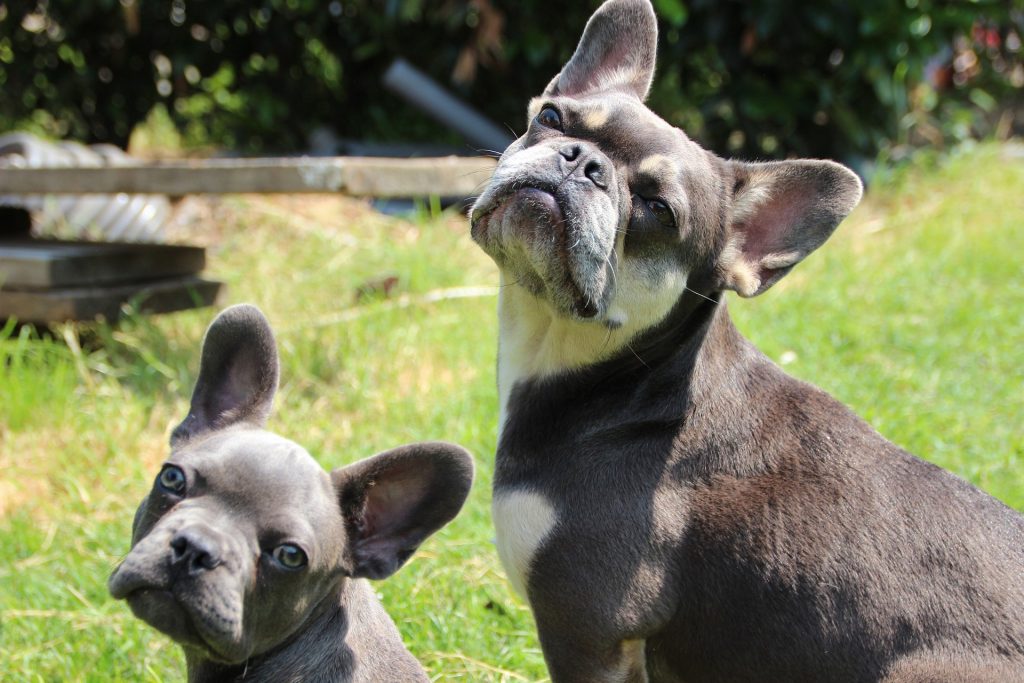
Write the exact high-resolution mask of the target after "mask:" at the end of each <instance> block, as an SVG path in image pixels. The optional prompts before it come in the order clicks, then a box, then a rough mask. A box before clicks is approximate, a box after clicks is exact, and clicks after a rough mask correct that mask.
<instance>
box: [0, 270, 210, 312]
mask: <svg viewBox="0 0 1024 683" xmlns="http://www.w3.org/2000/svg"><path fill="white" fill-rule="evenodd" d="M222 288H223V284H222V283H220V282H216V281H213V280H204V279H201V278H198V277H195V276H192V275H187V276H184V277H177V278H167V279H163V280H155V281H150V282H142V283H135V284H121V285H114V286H107V287H71V288H61V289H52V290H45V291H6V290H3V291H0V320H3V319H5V318H16V319H17V320H18V321H19V322H24V323H50V322H63V321H70V320H94V319H96V318H98V317H100V316H102V317H105V318H106V319H107V320H116V319H117V318H118V317H119V316H120V314H121V307H122V306H123V305H124V304H126V303H129V302H134V303H136V304H138V306H139V310H141V311H143V312H145V313H170V312H172V311H181V310H185V309H190V308H199V307H201V306H212V305H213V304H214V303H215V302H216V301H217V298H218V295H219V294H220V292H221V289H222Z"/></svg>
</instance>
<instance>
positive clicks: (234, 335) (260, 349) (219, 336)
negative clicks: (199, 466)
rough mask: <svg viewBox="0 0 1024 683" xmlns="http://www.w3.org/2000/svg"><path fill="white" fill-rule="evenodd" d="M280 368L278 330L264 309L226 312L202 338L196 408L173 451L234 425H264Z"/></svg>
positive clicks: (192, 408)
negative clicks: (192, 439) (196, 438)
mask: <svg viewBox="0 0 1024 683" xmlns="http://www.w3.org/2000/svg"><path fill="white" fill-rule="evenodd" d="M278 365H279V363H278V359H277V345H276V343H275V342H274V332H273V331H272V330H271V329H270V323H269V322H267V319H266V317H264V315H263V313H262V311H260V309H258V308H256V307H255V306H252V305H250V304H238V305H236V306H231V307H229V308H226V309H224V310H223V311H222V312H221V313H220V315H218V316H217V317H216V318H215V319H214V321H213V322H212V323H210V327H209V329H207V330H206V336H205V337H203V351H202V360H201V361H200V362H199V379H198V380H196V388H195V389H194V390H193V392H192V404H191V406H190V407H189V411H188V416H187V417H186V418H185V419H184V420H183V421H182V423H181V424H180V425H178V426H177V427H176V428H175V429H174V431H173V432H171V447H172V448H173V447H176V446H178V445H180V444H182V443H184V442H185V441H187V440H188V439H191V438H193V437H195V436H197V435H199V434H203V433H206V432H210V431H213V430H216V429H223V428H224V427H229V426H231V425H234V424H239V423H246V424H249V425H252V426H253V427H262V426H263V425H264V424H265V423H266V421H267V417H268V416H269V415H270V408H271V406H272V405H273V402H274V394H275V393H276V392H277V381H278Z"/></svg>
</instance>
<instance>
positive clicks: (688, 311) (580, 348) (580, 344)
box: [498, 283, 750, 426]
mask: <svg viewBox="0 0 1024 683" xmlns="http://www.w3.org/2000/svg"><path fill="white" fill-rule="evenodd" d="M503 285H504V283H503ZM498 328H499V343H498V394H499V400H500V410H501V413H500V418H499V425H502V426H503V425H504V424H505V418H506V416H507V415H508V410H509V401H510V398H511V395H512V391H513V389H514V388H515V386H516V385H517V384H519V383H520V382H524V381H536V380H543V379H545V378H548V377H552V376H557V375H562V376H565V375H566V374H568V375H573V376H580V377H582V376H589V377H590V379H588V382H589V381H593V378H594V377H604V378H607V377H614V376H619V375H623V374H627V373H628V374H629V375H630V376H631V379H632V380H634V381H637V380H639V379H640V375H644V374H648V373H653V372H657V371H658V370H659V369H660V368H661V366H663V365H664V364H666V363H669V362H670V361H671V362H672V364H673V365H674V366H679V365H680V363H681V364H682V366H684V367H676V369H675V371H676V372H678V371H681V370H682V371H687V368H686V367H685V366H687V365H690V366H695V365H696V364H697V361H698V357H700V358H701V359H702V361H703V364H704V365H708V364H709V363H711V364H713V365H715V366H719V365H723V364H725V365H728V363H729V361H728V358H725V357H724V356H729V355H735V354H745V353H746V352H747V350H748V348H749V347H750V345H749V343H748V342H746V340H745V339H743V337H742V336H741V335H740V334H739V332H738V331H737V330H736V329H735V327H734V326H733V325H732V322H731V320H730V318H729V315H728V311H727V310H726V307H725V303H724V300H723V295H722V293H721V292H707V293H704V292H701V291H687V292H686V293H685V294H684V295H683V296H682V297H680V299H679V301H678V302H677V303H676V305H675V306H674V307H673V308H672V309H671V311H670V312H669V313H668V314H667V315H666V316H665V318H664V319H663V320H662V321H660V322H659V323H657V324H655V325H652V326H650V327H649V328H648V329H646V330H641V329H637V328H636V327H635V326H633V325H630V324H628V323H627V324H626V325H623V326H621V327H618V328H614V329H610V328H608V327H607V326H603V325H601V324H598V323H593V322H581V321H575V320H568V319H566V318H564V317H561V316H558V315H556V314H555V313H554V312H553V311H552V310H551V309H550V307H549V306H548V305H547V304H546V303H544V302H543V301H541V300H540V299H538V298H536V297H534V296H532V295H531V294H530V293H528V292H527V291H525V290H524V289H522V288H521V287H518V286H515V285H511V286H507V285H504V286H503V287H502V289H501V293H500V294H499V298H498ZM709 337H712V338H714V340H715V342H714V343H712V344H710V346H709V348H705V347H706V346H708V344H707V341H708V338H709ZM711 356H714V358H712V357H711ZM718 356H723V357H722V358H718ZM692 370H693V368H689V369H688V373H692Z"/></svg>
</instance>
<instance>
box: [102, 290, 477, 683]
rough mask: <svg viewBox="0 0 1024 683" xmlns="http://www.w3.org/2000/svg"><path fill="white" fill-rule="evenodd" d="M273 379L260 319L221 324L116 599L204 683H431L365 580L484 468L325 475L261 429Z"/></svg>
mask: <svg viewBox="0 0 1024 683" xmlns="http://www.w3.org/2000/svg"><path fill="white" fill-rule="evenodd" d="M277 380H278V359H277V349H276V347H275V344H274V337H273V333H272V332H271V329H270V326H269V325H268V323H267V321H266V319H265V318H264V317H263V315H262V313H260V311H259V310H258V309H256V308H254V307H252V306H247V305H241V306H233V307H231V308H229V309H227V310H225V311H224V312H223V313H221V314H220V316H218V317H217V319H216V320H214V322H213V324H212V325H211V326H210V329H209V330H208V331H207V333H206V338H205V340H204V342H203V352H202V362H201V367H200V371H199V380H198V381H197V383H196V388H195V392H194V393H193V395H192V405H191V409H190V410H189V414H188V416H187V417H186V418H185V420H184V421H183V422H182V423H181V424H180V425H179V426H178V427H177V429H175V430H174V433H173V435H172V436H171V455H170V457H169V458H168V459H167V461H166V462H165V463H164V465H163V468H162V469H161V470H160V472H159V474H157V476H156V481H155V482H154V484H153V488H152V490H151V491H150V492H149V495H148V496H147V497H146V499H145V500H144V501H143V502H142V505H141V506H140V507H139V510H138V512H137V513H136V515H135V522H134V525H133V530H132V548H131V551H130V552H129V553H128V555H127V556H126V557H125V559H124V561H123V562H122V563H121V565H120V566H119V567H118V568H117V569H116V570H115V571H114V573H113V574H112V575H111V577H110V581H109V587H110V592H111V594H113V596H114V597H115V598H119V599H125V600H127V601H128V604H129V605H130V606H131V609H132V611H133V612H134V613H135V615H136V616H138V617H139V618H141V619H143V620H145V621H146V622H148V623H149V624H151V625H152V626H154V627H155V628H157V629H159V630H160V631H163V632H164V633H166V634H167V635H169V636H170V637H171V638H173V639H174V640H176V641H177V642H178V643H180V644H181V646H182V647H183V648H184V650H185V658H186V661H187V663H188V675H189V680H190V681H193V682H195V681H235V680H244V681H256V682H261V681H262V682H266V683H270V682H272V681H273V682H278V681H309V682H314V681H322V682H324V683H327V682H332V683H341V682H349V681H352V682H366V683H369V682H381V683H383V682H385V681H387V682H391V681H427V680H428V678H427V676H426V674H425V673H424V672H423V669H422V668H421V667H420V665H419V663H418V662H417V661H416V660H415V659H414V658H413V656H412V655H411V654H410V653H409V652H408V651H407V650H406V649H405V647H404V646H403V645H402V641H401V638H400V637H399V634H398V631H397V629H396V628H395V625H394V624H393V623H392V621H391V619H390V618H389V617H388V615H387V613H386V612H385V611H384V608H383V607H381V605H380V603H379V602H378V600H377V598H376V596H375V595H374V592H373V589H372V588H371V587H370V585H369V584H368V583H367V582H366V581H365V580H364V579H367V578H369V579H382V578H384V577H386V576H388V575H390V574H392V573H393V572H395V571H396V570H397V569H398V568H399V567H401V566H402V564H403V563H404V562H405V561H406V560H407V559H408V558H409V556H410V555H412V553H413V552H414V551H415V550H416V548H417V547H418V546H419V545H420V543H422V542H423V540H424V539H426V537H427V536H429V535H430V534H432V533H433V532H434V531H436V530H437V529H439V528H441V527H442V526H443V525H444V524H445V523H446V522H448V521H449V520H450V519H452V518H453V517H454V516H455V515H456V514H457V513H458V511H459V509H460V508H461V507H462V503H463V501H464V500H465V499H466V495H467V494H468V492H469V487H470V483H471V481H472V476H473V461H472V459H471V458H470V456H469V454H468V453H466V452H465V451H464V450H463V449H461V448H459V447H458V446H453V445H451V444H446V443H438V442H431V443H419V444H413V445H409V446H403V447H400V448H396V449H393V450H390V451H387V452H385V453H381V454H378V455H376V456H373V457H372V458H368V459H366V460H361V461H359V462H357V463H355V464H353V465H349V466H348V467H342V468H340V469H336V470H334V471H333V472H331V473H330V474H328V473H327V472H325V471H324V470H323V468H321V467H320V465H319V464H317V462H316V461H315V460H314V459H313V458H312V457H311V456H310V455H309V453H307V452H306V451H305V450H304V449H303V448H302V447H301V446H299V445H298V444H296V443H294V442H292V441H289V440H287V439H285V438H283V437H281V436H277V435H275V434H272V433H270V432H268V431H266V430H264V429H263V425H264V422H265V421H266V419H267V416H268V415H269V413H270V408H271V403H272V401H273V398H274V393H275V391H276V390H277Z"/></svg>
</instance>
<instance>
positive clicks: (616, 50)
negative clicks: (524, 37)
mask: <svg viewBox="0 0 1024 683" xmlns="http://www.w3.org/2000/svg"><path fill="white" fill-rule="evenodd" d="M657 48H658V23H657V20H656V18H655V16H654V8H653V7H651V2H650V0H608V1H607V2H605V3H604V4H603V5H601V6H600V7H599V8H598V9H597V11H596V12H594V15H593V16H592V17H590V21H588V22H587V27H586V28H585V29H584V30H583V37H582V38H581V39H580V44H579V45H578V46H576V52H574V53H573V55H572V58H571V59H570V60H569V62H568V63H567V64H566V65H565V67H564V68H563V69H562V72H561V73H560V74H558V75H557V76H555V78H554V79H553V80H552V81H551V83H550V84H548V87H547V90H545V91H544V94H545V95H566V96H570V97H576V96H579V95H584V94H587V93H592V92H600V91H608V90H621V91H624V92H628V93H632V94H634V95H636V96H637V97H639V98H640V99H641V100H643V99H645V98H646V97H647V91H648V90H650V88H651V79H653V78H654V60H655V57H656V53H657Z"/></svg>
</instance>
